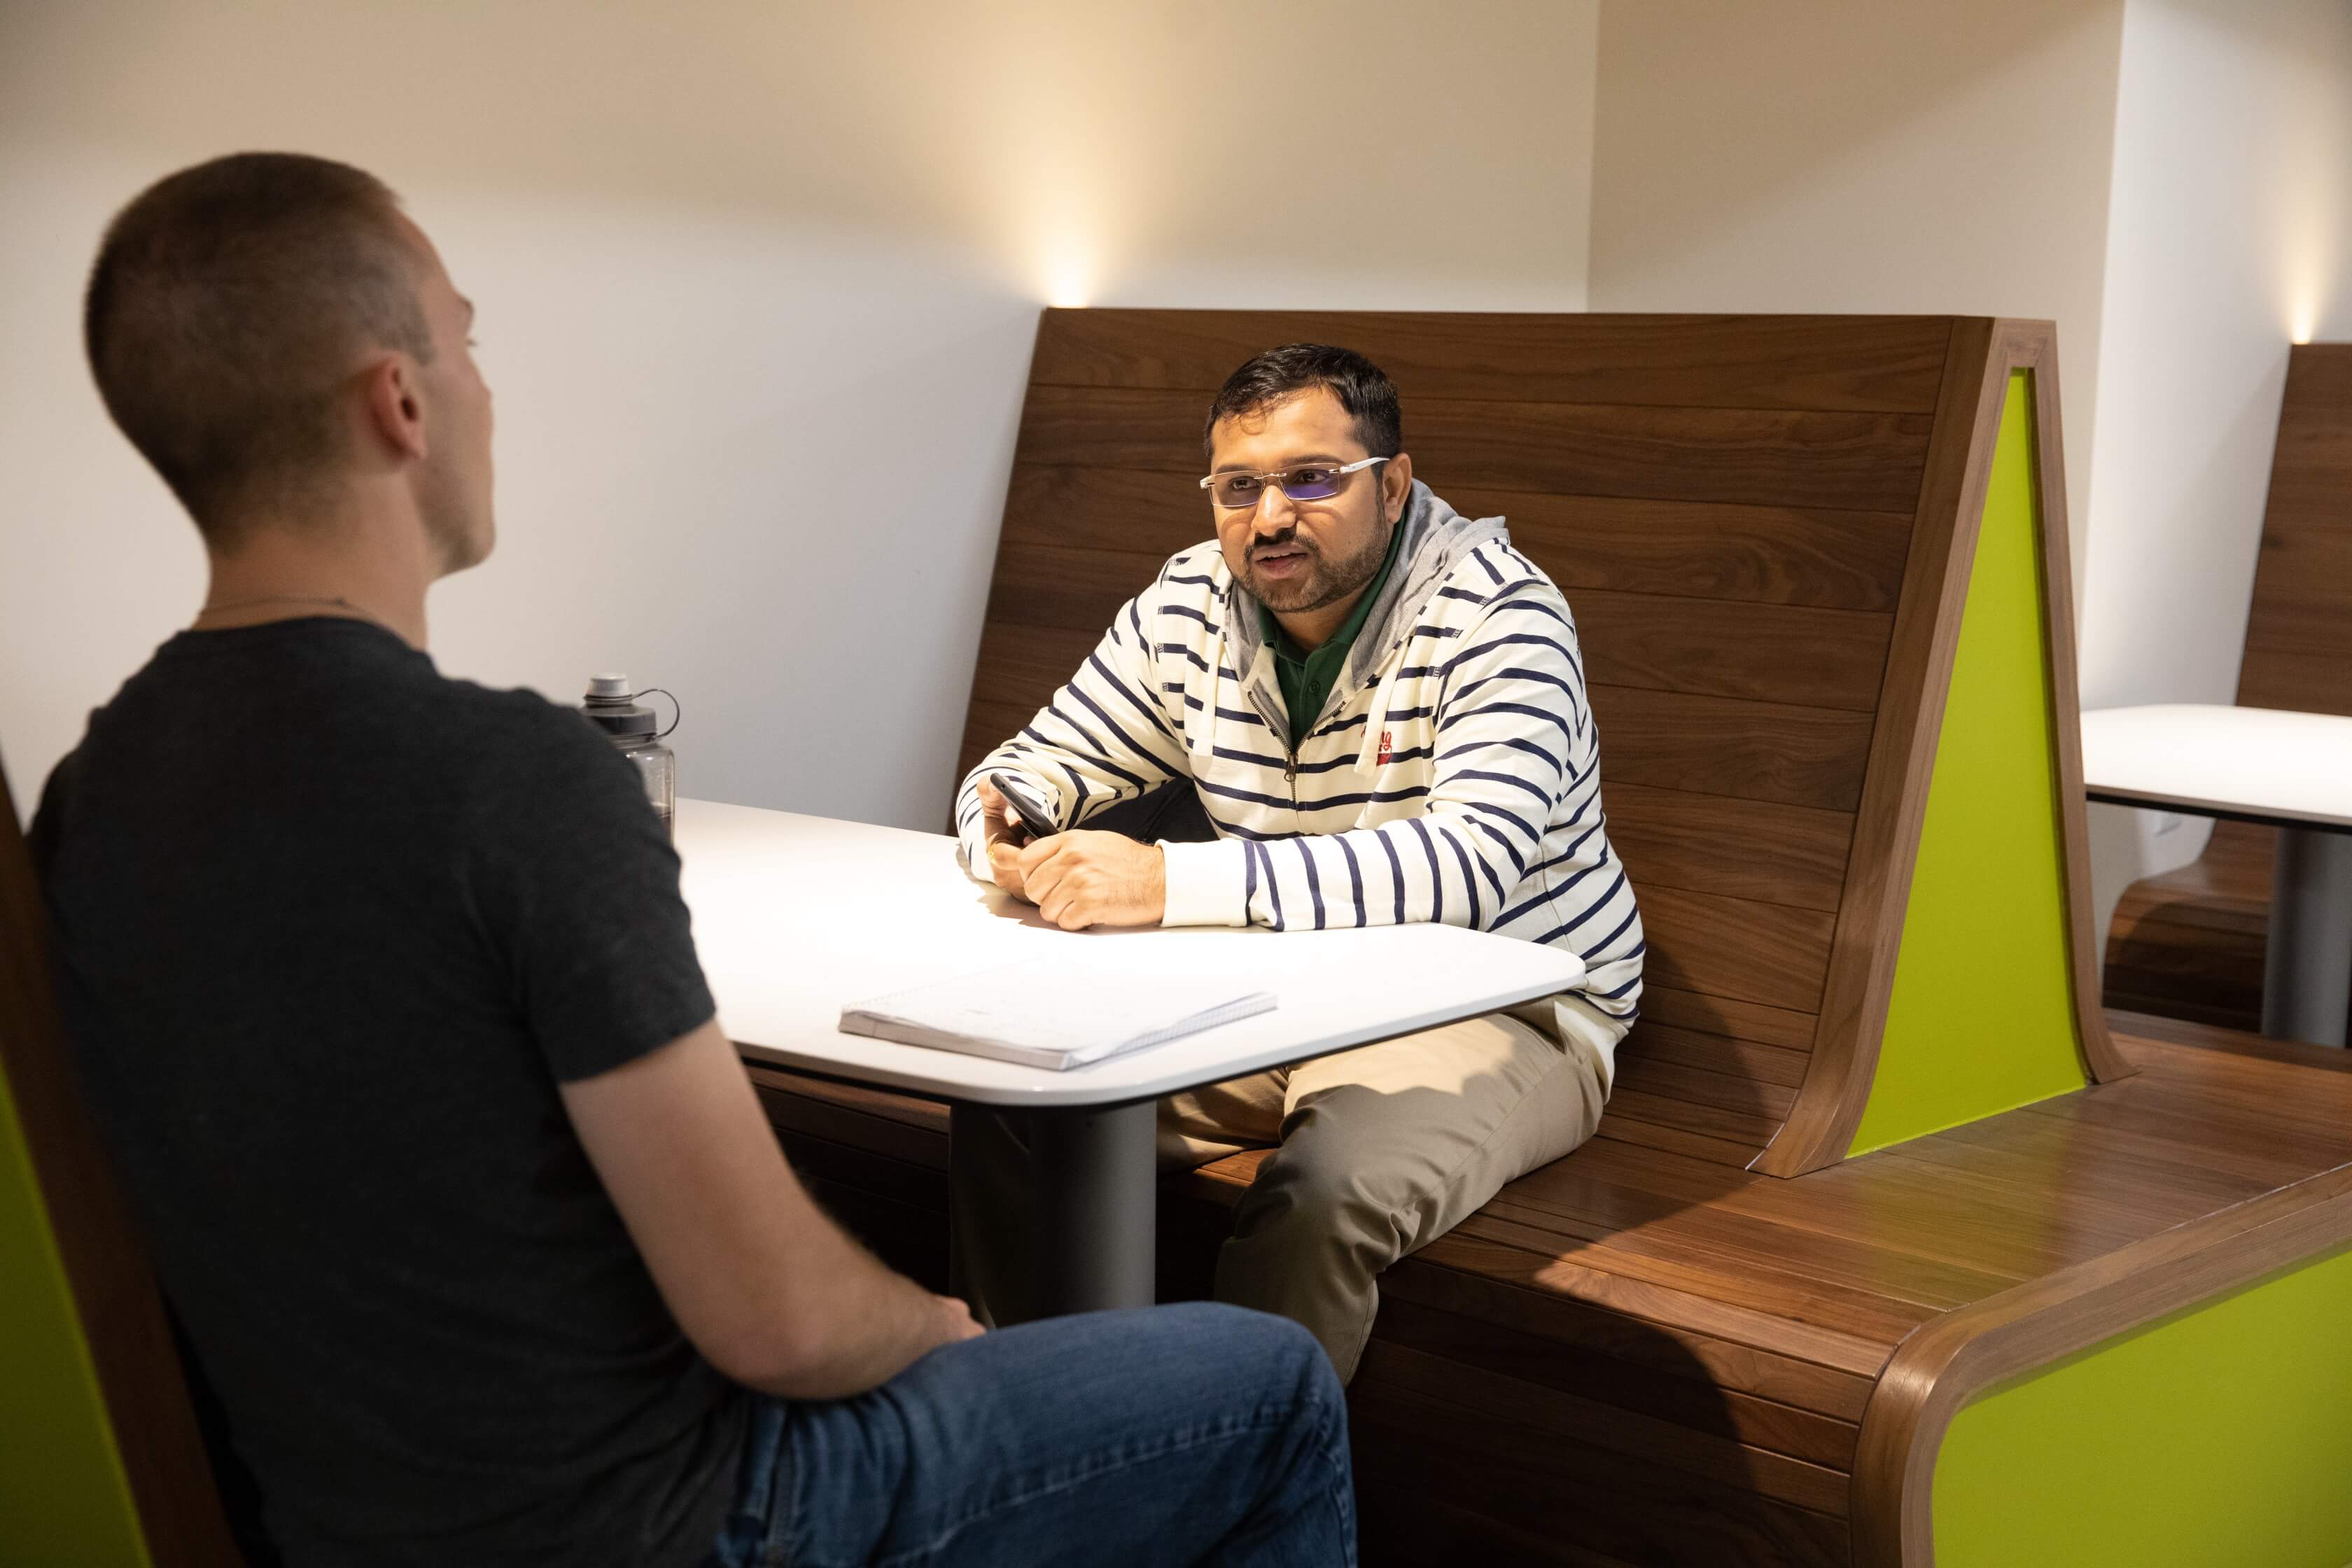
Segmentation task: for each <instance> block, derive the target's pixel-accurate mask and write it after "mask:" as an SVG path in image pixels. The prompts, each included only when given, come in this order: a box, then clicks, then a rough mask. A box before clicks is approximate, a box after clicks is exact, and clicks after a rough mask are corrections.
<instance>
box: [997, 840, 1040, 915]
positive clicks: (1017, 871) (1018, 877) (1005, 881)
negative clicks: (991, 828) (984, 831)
mask: <svg viewBox="0 0 2352 1568" xmlns="http://www.w3.org/2000/svg"><path fill="white" fill-rule="evenodd" d="M988 869H989V874H990V875H991V876H992V877H994V878H995V879H996V885H997V886H998V887H1000V888H1002V889H1004V890H1005V891H1006V892H1008V893H1010V894H1012V895H1013V897H1014V898H1016V899H1028V900H1030V901H1031V902H1032V903H1034V902H1035V901H1036V900H1034V898H1032V897H1031V895H1030V892H1029V889H1028V886H1027V881H1026V879H1024V877H1023V876H1022V874H1021V851H1020V850H1019V849H1017V848H1015V847H1013V846H1012V845H1010V844H1006V843H1002V842H998V843H992V844H991V845H989V847H988Z"/></svg>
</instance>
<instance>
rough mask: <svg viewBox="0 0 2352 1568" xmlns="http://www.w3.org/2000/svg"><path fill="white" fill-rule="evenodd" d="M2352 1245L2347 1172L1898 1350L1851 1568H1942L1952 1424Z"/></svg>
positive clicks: (2345, 1168)
mask: <svg viewBox="0 0 2352 1568" xmlns="http://www.w3.org/2000/svg"><path fill="white" fill-rule="evenodd" d="M2346 1244H2352V1165H2339V1166H2337V1167H2336V1169H2334V1170H2331V1171H2326V1172H2323V1173H2320V1174H2318V1175H2315V1176H2311V1177H2307V1178H2306V1179H2305V1180H2303V1181H2301V1182H2297V1183H2295V1184H2293V1185H2291V1186H2286V1187H2282V1188H2280V1189H2278V1190H2277V1191H2275V1192H2272V1193H2266V1194H2263V1195H2262V1196H2261V1197H2257V1198H2250V1199H2248V1200H2247V1201H2246V1202H2244V1203H2242V1204H2239V1205H2234V1206H2232V1207H2231V1208H2226V1209H2222V1210H2221V1211H2219V1212H2217V1213H2214V1214H2210V1215H2206V1216H2204V1217H2203V1218H2201V1219H2196V1220H2190V1221H2188V1222H2187V1223H2185V1224H2182V1225H2179V1226H2174V1227H2173V1228H2172V1229H2170V1230H2168V1231H2163V1232H2159V1233H2158V1234H2157V1235H2155V1236H2152V1237H2147V1238H2146V1239H2145V1240H2142V1241H2138V1242H2135V1243H2133V1244H2132V1245H2131V1246H2129V1247H2121V1248H2118V1249H2117V1250H2116V1251H2114V1252H2111V1253H2108V1254H2106V1255H2105V1256H2104V1257H2100V1258H2091V1259H2089V1260H2087V1261H2085V1262H2083V1263H2079V1264H2076V1265H2075V1266H2074V1267H2073V1268H2064V1269H2061V1270H2059V1271H2058V1272H2056V1273H2054V1274H2050V1275H2046V1276H2044V1277H2043V1278H2042V1279H2033V1280H2029V1281H2027V1282H2026V1283H2024V1284H2022V1285H2019V1286H2016V1287H2014V1288H2012V1289H2008V1290H2004V1291H2002V1292H2000V1294H1999V1295H1996V1296H1989V1297H1987V1298H1986V1299H1985V1300H1981V1301H1979V1302H1977V1303H1975V1304H1974V1305H1972V1306H1969V1307H1963V1308H1960V1309H1958V1310H1955V1311H1952V1312H1948V1313H1946V1314H1945V1315H1944V1316H1942V1317H1940V1318H1937V1319H1936V1320H1934V1321H1931V1322H1927V1323H1923V1324H1921V1325H1920V1326H1919V1328H1918V1329H1916V1331H1913V1332H1912V1333H1911V1334H1910V1335H1909V1336H1908V1337H1907V1338H1906V1339H1905V1340H1904V1342H1902V1344H1900V1345H1899V1346H1897V1347H1896V1349H1895V1356H1894V1359H1893V1360H1891V1361H1889V1362H1888V1363H1887V1365H1886V1370H1885V1372H1884V1373H1882V1374H1881V1375H1880V1377H1879V1380H1878V1386H1877V1388H1876V1389H1875V1390H1874V1391H1873V1393H1872V1394H1871V1397H1870V1403H1869V1405H1868V1406H1867V1407H1866V1408H1865V1409H1864V1412H1863V1419H1862V1438H1861V1442H1860V1444H1859V1446H1858V1447H1856V1449H1855V1451H1854V1466H1853V1507H1852V1510H1851V1517H1852V1519H1853V1546H1854V1563H1855V1565H1856V1568H1898V1565H1899V1568H1933V1564H1934V1563H1935V1531H1934V1520H1933V1518H1932V1515H1931V1512H1930V1505H1931V1503H1932V1501H1933V1494H1934V1481H1935V1470H1936V1459H1937V1454H1938V1452H1939V1451H1940V1449H1941V1447H1942V1446H1943V1440H1944V1435H1945V1433H1946V1432H1947V1431H1948V1429H1949V1427H1950V1426H1951V1423H1952V1418H1953V1417H1954V1416H1955V1415H1958V1413H1959V1411H1960V1409H1961V1408H1962V1407H1963V1406H1965V1405H1967V1404H1968V1403H1969V1400H1971V1399H1973V1398H1975V1397H1976V1396H1977V1395H1978V1394H1981V1393H1983V1392H1984V1391H1985V1390H1986V1389H1987V1388H1989V1387H1990V1386H1991V1385H1992V1384H1996V1383H1999V1382H2000V1381H2002V1380H2003V1379H2005V1378H2010V1377H2013V1376H2016V1375H2017V1374H2019V1373H2023V1372H2028V1371H2031V1370H2032V1369H2033V1368H2035V1367H2039V1366H2045V1365H2048V1364H2049V1363H2053V1362H2056V1361H2059V1360H2061V1359H2063V1358H2064V1357H2066V1356H2070V1355H2073V1354H2074V1353H2075V1352H2078V1351H2083V1350H2086V1349H2088V1348H2090V1347H2091V1346H2093V1345H2095V1344H2098V1343H2099V1342H2102V1341H2105V1340H2109V1339H2113V1338H2115V1337H2116V1335H2118V1334H2123V1333H2127V1332H2129V1331H2132V1330H2134V1329H2137V1328H2139V1327H2141V1326H2143V1325H2145V1324H2147V1323H2149V1322H2153V1321H2156V1320H2157V1319H2158V1318H2161V1317H2163V1316H2165V1315H2166V1314H2168V1313H2170V1312H2174V1311H2178V1310H2180V1309H2182V1308H2185V1307H2191V1306H2194V1305H2196V1304H2197V1303H2199V1302H2200V1301H2204V1300H2210V1299H2211V1298H2213V1297H2215V1296H2218V1295H2220V1294H2221V1293H2222V1292H2224V1291H2226V1290H2229V1289H2235V1288H2236V1287H2238V1286H2242V1285H2246V1284H2250V1283H2252V1282H2254V1281H2256V1280H2259V1279H2262V1278H2263V1277H2264V1276H2266V1275H2270V1274H2273V1273H2276V1272H2277V1271H2279V1270H2280V1269H2282V1268H2289V1267H2291V1266H2293V1265H2294V1264H2296V1263H2299V1262H2302V1261H2305V1260H2306V1259H2309V1258H2313V1257H2315V1255H2317V1254H2319V1253H2322V1252H2326V1251H2329V1250H2332V1249H2334V1248H2336V1247H2341V1246H2344V1245H2346Z"/></svg>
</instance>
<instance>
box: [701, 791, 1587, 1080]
mask: <svg viewBox="0 0 2352 1568" xmlns="http://www.w3.org/2000/svg"><path fill="white" fill-rule="evenodd" d="M677 849H678V854H679V856H680V857H681V858H683V859H684V860H685V862H686V873H685V891H686V901H687V904H688V907H689V908H690V909H691V910H693V912H694V939H695V945H696V947H697V948H698V951H699V952H700V953H701V957H702V967H703V972H704V973H705V974H706V975H708V976H709V981H710V989H711V993H712V994H713V995H714V996H715V997H716V998H717V999H718V1003H719V1023H720V1024H721V1025H722V1026H724V1027H725V1028H726V1030H727V1033H728V1036H729V1037H730V1038H731V1039H732V1040H734V1041H735V1043H736V1045H737V1046H738V1047H740V1049H741V1050H742V1051H743V1053H744V1054H745V1055H746V1056H749V1057H751V1058H755V1059H758V1060H761V1061H767V1062H772V1063H774V1064H775V1065H777V1066H779V1067H784V1068H800V1069H803V1070H806V1071H810V1072H818V1073H825V1074H829V1075H831V1076H833V1077H835V1078H845V1079H855V1080H856V1081H858V1082H861V1083H868V1084H874V1085H877V1086H880V1087H883V1088H888V1089H904V1090H907V1091H908V1092H911V1093H916V1094H926V1095H931V1096H934V1097H936V1098H939V1099H943V1100H969V1101H976V1102H979V1103H982V1104H989V1105H1028V1106H1041V1107H1042V1106H1077V1105H1111V1104H1118V1103H1121V1102H1124V1101H1129V1100H1144V1099H1149V1098H1151V1097H1153V1096H1157V1095H1161V1094H1167V1093H1171V1092H1173V1091H1174V1090H1177V1089H1189V1088H1192V1087H1194V1086H1196V1085H1199V1084H1203V1083H1213V1082H1216V1081H1217V1080H1218V1079H1225V1078H1233V1077H1236V1076H1238V1075H1240V1074H1243V1073H1247V1072H1255V1071H1257V1070H1258V1069H1260V1068H1269V1067H1276V1066H1280V1065H1282V1064H1284V1063H1288V1062H1297V1061H1304V1060H1305V1059H1307V1058H1309V1057H1316V1056H1322V1055H1324V1054H1326V1053H1328V1052H1331V1051H1335V1050H1340V1049H1344V1048H1345V1047H1349V1046H1360V1045H1365V1044H1369V1043H1370V1042H1371V1041H1374V1040H1384V1039H1388V1038H1391V1037H1394V1036H1397V1035H1402V1034H1409V1033H1411V1032H1412V1031H1413V1030H1415V1029H1423V1028H1430V1027H1433V1026H1437V1025H1439V1024H1446V1023H1452V1022H1454V1021H1456V1020H1458V1019H1462V1018H1467V1017H1474V1016H1477V1015H1479V1014H1481V1013H1490V1012H1493V1011H1494V1010H1496V1008H1498V1007H1506V1006H1509V1005H1513V1004H1515V1003H1519V1002H1528V1001H1532V1000H1534V999H1535V998H1537V997H1538V996H1548V995H1550V994H1553V993H1555V992H1558V991H1563V990H1566V989H1568V988H1569V987H1570V986H1572V985H1575V984H1578V983H1579V982H1580V981H1581V980H1582V979H1583V978H1584V965H1583V963H1582V962H1581V961H1580V959H1578V958H1577V956H1576V955H1575V954H1574V953H1571V952H1559V951H1558V950H1557V949H1553V948H1547V947H1539V946H1538V945H1536V944H1535V943H1534V942H1520V941H1517V940H1516V939H1514V938H1510V937H1498V936H1490V935H1487V934H1486V933H1485V932H1483V931H1465V930H1463V929H1462V928H1460V927H1458V926H1446V925H1408V926H1374V927H1372V928H1370V930H1366V931H1283V932H1279V933H1277V932H1274V931H1257V930H1251V931H1215V930H1178V931H1161V930H1158V929H1151V930H1143V931H1058V930H1056V929H1055V928H1054V927H1052V926H1049V925H1047V924H1046V923H1045V921H1043V920H1042V919H1041V918H1039V916H1038V914H1037V912H1036V910H1034V909H1032V908H1030V907H1029V906H1028V905H1026V904H1022V903H1019V902H1017V901H1016V900H1013V899H1011V898H1009V897H1007V896H1006V895H1005V894H1003V893H1001V892H999V891H998V890H997V889H994V888H989V887H982V886H981V885H979V884H978V883H975V882H973V881H972V880H971V879H970V878H968V877H966V876H965V875H964V874H963V871H962V870H961V868H959V867H958V866H957V865H956V860H955V841H954V840H953V839H951V838H947V837H940V836H937V835H933V834H928V833H909V832H907V831H905V830H904V829H901V828H896V827H875V826H868V825H866V824H864V823H856V822H836V821H834V820H832V819H830V818H827V817H822V816H796V815H793V814H792V813H789V812H781V811H761V810H759V809H756V808H754V807H751V806H741V805H719V804H717V803H715V802H711V801H700V800H681V801H679V802H678V803H677ZM1139 952H1140V953H1143V954H1146V955H1147V956H1146V958H1145V962H1146V963H1159V962H1164V963H1168V964H1170V965H1171V966H1178V965H1181V966H1184V967H1187V968H1192V969H1202V968H1207V969H1215V970H1217V971H1219V972H1221V973H1227V974H1230V975H1232V976H1233V977H1234V980H1235V981H1236V982H1237V983H1239V984H1238V986H1237V988H1238V989H1244V990H1259V989H1265V990H1271V991H1274V992H1276V994H1278V995H1279V996H1280V997H1281V1005H1279V1006H1278V1007H1276V1009H1275V1010H1274V1011H1273V1012H1271V1013H1264V1014H1260V1015H1259V1016H1256V1017H1255V1018H1244V1019H1242V1020H1240V1021H1238V1022H1235V1023H1232V1024H1226V1025H1223V1026H1220V1027H1218V1028H1214V1029H1210V1030H1206V1031H1204V1032H1202V1033H1201V1034H1198V1035H1194V1036H1192V1037H1188V1038H1185V1039H1181V1040H1174V1041H1171V1042H1170V1043H1169V1044H1167V1045H1164V1046H1158V1047H1151V1048H1150V1049H1147V1050H1140V1051H1136V1052H1132V1053H1130V1054H1129V1055H1127V1056H1124V1057H1117V1058H1112V1059H1110V1060H1108V1061H1105V1062H1097V1063H1096V1064H1095V1065H1094V1066H1092V1067H1086V1068H1073V1069H1071V1070H1070V1071H1067V1072H1048V1071H1045V1070H1044V1069H1041V1068H1027V1067H1021V1066H1017V1065H1015V1064H1014V1063H1012V1062H1000V1061H992V1060H990V1059H988V1058H984V1057H967V1056H962V1055H960V1054H958V1053H956V1052H953V1051H940V1050H932V1049H929V1048H928V1047H922V1046H904V1045H899V1044H897V1043H895V1042H893V1041H889V1040H877V1039H873V1038H870V1037H866V1036H863V1035H845V1034H843V1033H842V1032H841V1029H840V1022H841V1009H842V1006H843V1005H844V1004H845V1003H853V1002H863V1001H867V1000H870V999H871V998H874V997H877V996H882V995H887V994H889V993H891V992H893V991H900V990H904V989H906V988H908V987H909V986H912V985H919V984H925V983H926V982H929V981H934V980H940V979H946V978H950V977H951V976H953V975H956V974H959V973H972V972H975V971H978V970H982V969H987V968H990V967H992V966H993V965H996V964H999V963H1012V962H1013V961H1015V960H1021V959H1028V958H1034V957H1036V956H1038V955H1039V954H1041V953H1045V954H1053V955H1056V956H1059V957H1061V958H1064V959H1066V961H1067V962H1069V963H1082V964H1090V965H1097V966H1100V967H1103V968H1108V969H1111V970H1114V971H1131V970H1132V969H1133V968H1134V967H1135V966H1136V964H1137V963H1138V955H1139Z"/></svg>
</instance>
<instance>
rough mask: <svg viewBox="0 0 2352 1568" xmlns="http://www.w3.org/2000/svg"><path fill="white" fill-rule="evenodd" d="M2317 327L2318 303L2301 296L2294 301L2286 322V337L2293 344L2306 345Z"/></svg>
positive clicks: (2306, 296) (2308, 297) (2309, 297)
mask: <svg viewBox="0 0 2352 1568" xmlns="http://www.w3.org/2000/svg"><path fill="white" fill-rule="evenodd" d="M2318 325H2319V305H2318V302H2317V301H2316V300H2313V299H2312V298H2311V296H2310V295H2308V294H2305V295H2303V296H2301V297H2300V298H2298V299H2297V300H2295V302H2294V311H2293V313H2292V315H2291V316H2290V318H2289V320H2288V322H2287V336H2288V337H2289V338H2290V339H2292V340H2293V341H2294V342H2298V343H2307V342H2310V341H2311V334H2312V332H2313V331H2315V330H2316V329H2317V327H2318Z"/></svg>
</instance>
